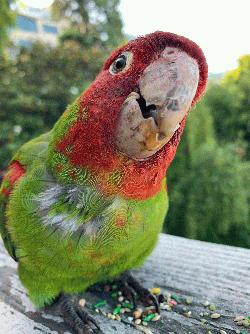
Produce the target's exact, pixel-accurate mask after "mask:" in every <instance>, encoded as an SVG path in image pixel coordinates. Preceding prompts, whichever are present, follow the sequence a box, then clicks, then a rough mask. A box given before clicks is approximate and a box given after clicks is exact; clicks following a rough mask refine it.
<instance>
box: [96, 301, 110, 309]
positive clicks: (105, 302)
mask: <svg viewBox="0 0 250 334" xmlns="http://www.w3.org/2000/svg"><path fill="white" fill-rule="evenodd" d="M106 304H107V301H106V300H100V301H99V302H98V303H96V304H95V305H94V308H100V307H102V306H105V305H106Z"/></svg>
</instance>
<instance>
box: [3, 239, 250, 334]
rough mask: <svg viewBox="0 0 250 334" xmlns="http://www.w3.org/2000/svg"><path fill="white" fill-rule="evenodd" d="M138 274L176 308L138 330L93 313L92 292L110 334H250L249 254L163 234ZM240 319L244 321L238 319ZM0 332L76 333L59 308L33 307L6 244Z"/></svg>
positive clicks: (100, 318)
mask: <svg viewBox="0 0 250 334" xmlns="http://www.w3.org/2000/svg"><path fill="white" fill-rule="evenodd" d="M134 273H135V276H136V277H137V278H139V279H140V280H141V281H142V282H143V284H144V285H145V286H146V287H148V288H151V287H160V288H161V291H162V292H163V293H165V294H167V293H168V294H171V296H172V297H171V298H173V300H175V299H176V300H177V304H176V305H174V306H173V307H172V310H171V309H170V310H162V311H161V318H160V320H159V321H157V322H149V323H148V326H147V327H140V326H139V327H138V326H137V327H135V325H134V323H133V322H129V321H128V320H127V316H125V315H123V316H122V317H121V318H122V321H116V320H112V319H110V318H107V317H105V316H104V315H102V314H101V313H96V312H95V311H93V310H92V308H91V307H89V305H90V304H93V303H94V302H96V300H97V296H96V295H95V294H94V293H90V292H87V293H85V294H84V298H86V300H87V306H86V307H89V310H90V312H92V314H94V315H95V317H96V320H97V321H98V322H99V324H100V326H101V329H102V331H103V332H104V333H105V334H114V333H118V334H136V333H141V332H143V331H144V333H155V334H165V333H166V334H170V333H171V334H172V333H175V334H189V333H190V334H206V333H213V334H225V333H227V334H233V333H234V334H235V333H247V334H248V333H250V330H249V329H250V327H248V324H250V320H249V321H248V320H247V317H250V250H247V249H242V248H236V247H230V246H223V245H218V244H211V243H206V242H201V241H195V240H188V239H184V238H180V237H174V236H167V235H161V237H160V240H159V243H158V246H157V248H156V249H155V251H154V252H153V254H152V255H151V256H150V258H149V259H148V260H147V261H146V263H145V265H144V266H143V267H142V268H140V269H137V270H135V271H134ZM108 307H109V305H106V306H105V308H108ZM107 312H108V310H107ZM214 313H216V314H217V315H216V316H212V314H214ZM211 316H212V317H211ZM237 316H242V317H245V320H244V319H242V320H241V318H238V322H236V321H234V320H235V318H236V317H237ZM214 317H215V318H214ZM216 317H217V318H216ZM249 319H250V318H249ZM130 320H131V319H130ZM236 320H237V319H236ZM209 331H210V332H209ZM0 333H1V334H21V333H22V334H23V333H24V334H32V333H47V334H52V333H64V334H66V333H71V331H70V330H69V328H68V327H67V326H66V325H65V324H64V322H63V320H62V318H61V317H60V316H59V315H57V310H56V308H53V307H50V308H48V309H46V310H36V309H35V308H34V306H33V305H32V304H31V302H30V301H29V299H28V297H27V295H26V293H25V290H24V288H23V287H22V285H21V283H20V281H19V278H18V276H17V271H16V263H15V262H14V261H12V259H11V258H10V257H9V256H8V255H7V254H6V251H5V249H4V247H3V246H2V244H1V243H0ZM96 333H98V331H96Z"/></svg>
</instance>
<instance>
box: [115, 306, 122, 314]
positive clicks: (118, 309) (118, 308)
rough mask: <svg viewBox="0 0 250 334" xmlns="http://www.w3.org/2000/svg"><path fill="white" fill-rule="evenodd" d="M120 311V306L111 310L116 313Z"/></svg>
mask: <svg viewBox="0 0 250 334" xmlns="http://www.w3.org/2000/svg"><path fill="white" fill-rule="evenodd" d="M120 312H121V307H120V306H117V307H116V308H115V309H114V310H113V314H114V315H116V314H119V313H120Z"/></svg>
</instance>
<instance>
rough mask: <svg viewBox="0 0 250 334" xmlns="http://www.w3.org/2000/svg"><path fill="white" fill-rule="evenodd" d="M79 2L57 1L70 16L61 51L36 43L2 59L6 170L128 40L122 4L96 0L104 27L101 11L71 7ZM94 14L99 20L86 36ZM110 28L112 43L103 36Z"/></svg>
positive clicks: (0, 114)
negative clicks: (18, 150)
mask: <svg viewBox="0 0 250 334" xmlns="http://www.w3.org/2000/svg"><path fill="white" fill-rule="evenodd" d="M0 1H1V0H0ZM73 2H74V1H55V4H54V5H55V8H54V10H55V12H57V13H58V14H61V15H63V14H65V15H66V13H68V22H67V24H66V27H67V29H66V30H65V31H64V33H63V34H62V36H60V44H59V45H58V46H57V47H50V46H49V45H44V44H39V43H35V44H33V45H32V46H31V47H30V48H18V47H14V46H13V47H12V48H11V52H10V54H9V53H8V52H4V53H2V54H0V170H1V169H3V168H5V167H6V166H7V164H8V162H9V160H10V158H11V156H12V155H13V153H14V152H15V151H16V150H17V148H18V147H19V146H20V145H21V144H23V143H24V142H26V141H27V140H29V139H30V138H33V137H34V136H36V135H38V134H41V133H43V132H45V131H47V130H48V129H50V128H51V127H52V126H53V125H54V123H55V121H56V120H57V119H58V118H59V116H60V115H61V113H62V112H63V111H64V110H65V108H66V106H67V105H68V104H69V103H71V102H72V100H74V99H75V98H76V97H77V96H78V95H80V93H81V92H82V91H83V90H84V89H85V88H86V87H87V86H88V85H89V83H90V82H92V81H93V80H94V78H95V76H96V74H97V73H98V72H99V70H100V68H101V66H102V64H103V61H104V60H105V59H106V57H107V56H108V55H109V53H110V52H111V51H112V50H113V48H114V47H116V46H117V44H120V43H123V42H124V40H125V37H124V35H123V33H122V30H121V28H122V23H121V18H120V16H119V12H118V10H117V5H118V1H116V0H114V1H113V0H103V1H99V0H96V1H91V6H92V7H93V5H96V6H97V7H98V6H99V7H100V6H101V5H102V6H103V7H102V11H104V12H105V13H106V18H105V17H104V15H103V16H102V19H101V22H99V19H98V17H99V15H100V13H99V10H98V8H99V7H98V8H92V7H91V6H90V1H79V6H80V7H77V4H74V6H73V8H74V13H73V14H72V13H71V12H70V11H69V8H67V6H69V5H70V4H73ZM59 4H60V6H62V5H63V4H64V7H60V6H59ZM88 4H89V5H88ZM81 6H84V8H83V9H82V7H81ZM64 10H65V11H66V12H65V13H64V12H63V11H64ZM81 15H83V16H84V18H82V19H81ZM91 15H92V16H93V15H94V16H95V17H96V20H95V21H93V20H92V21H91V22H89V23H88V24H87V25H88V29H87V30H86V31H85V32H81V30H82V26H83V22H84V20H86V17H87V18H90V17H91ZM110 17H113V19H112V18H110ZM76 18H77V20H76ZM66 19H67V15H66V16H65V20H66ZM109 19H110V22H109V21H107V20H109ZM88 20H90V19H88ZM114 22H116V23H117V25H116V27H115V28H114V29H113V26H112V25H111V24H113V23H114ZM104 26H105V31H106V38H103V35H102V34H100V33H99V32H98V29H101V27H104ZM114 32H115V33H116V38H115V39H114V40H113V39H112V38H113V33H114Z"/></svg>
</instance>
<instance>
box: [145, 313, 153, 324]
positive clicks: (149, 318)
mask: <svg viewBox="0 0 250 334" xmlns="http://www.w3.org/2000/svg"><path fill="white" fill-rule="evenodd" d="M154 317H155V313H151V314H148V315H147V316H146V317H144V318H143V321H146V322H149V321H151V320H152V319H153V318H154Z"/></svg>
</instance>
